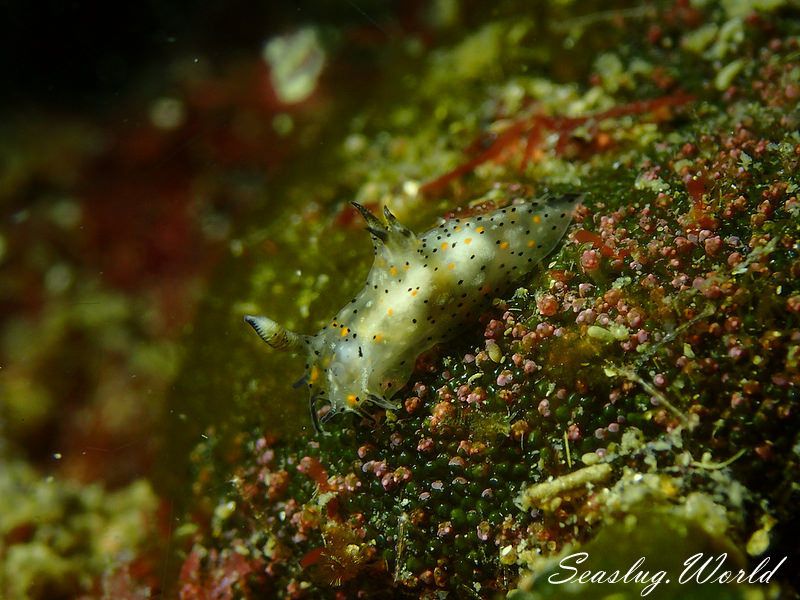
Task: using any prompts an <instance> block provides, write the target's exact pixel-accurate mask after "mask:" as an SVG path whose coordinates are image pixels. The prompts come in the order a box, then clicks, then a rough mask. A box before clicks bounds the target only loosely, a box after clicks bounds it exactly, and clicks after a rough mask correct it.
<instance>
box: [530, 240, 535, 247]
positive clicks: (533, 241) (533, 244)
mask: <svg viewBox="0 0 800 600" xmlns="http://www.w3.org/2000/svg"><path fill="white" fill-rule="evenodd" d="M535 245H536V240H528V248H533V247H534V246H535Z"/></svg>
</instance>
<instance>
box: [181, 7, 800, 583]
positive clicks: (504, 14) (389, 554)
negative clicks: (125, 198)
mask: <svg viewBox="0 0 800 600" xmlns="http://www.w3.org/2000/svg"><path fill="white" fill-rule="evenodd" d="M590 8H591V7H582V8H580V9H578V7H577V6H575V5H571V4H570V3H547V5H546V9H543V10H542V14H536V15H532V14H530V13H531V9H530V8H529V7H528V6H527V5H524V4H518V3H510V4H503V6H502V7H501V8H500V9H498V13H497V15H496V16H495V17H493V18H491V19H489V20H488V21H487V19H485V18H484V19H482V20H480V22H479V23H475V24H474V25H473V26H471V27H466V28H465V31H463V32H462V33H461V34H460V36H455V37H456V38H457V39H453V40H452V41H450V42H443V43H442V45H441V47H439V48H437V49H436V52H435V53H434V54H432V56H433V58H431V60H429V61H426V62H423V63H422V64H419V63H416V64H415V70H414V72H413V73H411V74H408V75H407V76H406V77H403V76H400V77H397V78H396V80H394V81H393V85H396V86H397V87H392V85H391V84H387V85H388V86H389V87H388V90H391V91H393V92H394V93H393V94H388V93H387V97H388V98H390V100H389V101H387V103H386V104H382V105H381V109H380V111H374V112H371V111H370V109H367V110H366V114H359V115H358V116H357V117H356V118H354V119H353V121H352V123H351V124H350V130H349V132H348V133H347V134H346V135H345V138H344V140H343V141H342V142H341V144H340V145H339V148H340V150H339V155H338V159H339V160H340V161H341V168H340V169H339V171H338V172H337V173H336V177H335V179H336V185H334V184H332V183H331V182H330V181H331V180H330V179H329V178H330V177H331V175H330V174H326V175H325V176H324V177H322V178H321V179H323V180H324V181H325V185H324V186H323V190H322V191H317V192H316V193H314V192H313V191H312V190H311V189H310V187H309V186H308V185H307V182H306V181H302V182H298V183H297V184H296V185H294V186H293V185H291V184H287V192H286V198H287V199H288V200H287V203H286V206H285V208H283V209H282V210H280V211H277V213H276V214H275V215H274V216H273V218H272V221H271V222H270V223H264V224H254V225H253V226H252V229H251V230H249V232H248V233H247V235H245V236H243V239H244V240H246V242H245V246H246V250H244V249H243V250H242V252H241V254H239V255H238V256H235V257H232V258H231V259H230V261H231V262H230V264H231V265H232V269H234V268H235V267H237V263H236V261H237V260H240V259H241V257H246V259H247V264H248V266H249V267H251V270H250V271H249V276H248V279H247V281H246V282H240V285H239V286H238V288H239V289H244V290H245V291H244V297H243V298H241V299H240V302H239V303H233V302H231V304H229V305H228V306H229V307H231V308H224V307H223V308H221V306H223V305H222V303H220V302H219V298H217V299H216V300H217V302H216V304H215V308H210V309H209V312H208V314H207V315H205V319H206V321H207V322H208V320H209V319H213V318H216V319H226V320H227V321H228V322H234V321H235V320H238V319H240V318H241V316H242V315H243V314H246V313H251V312H270V315H271V316H273V317H274V318H276V319H278V320H281V322H282V323H284V324H286V325H287V326H289V327H291V328H292V329H294V330H301V331H306V332H308V333H310V332H312V331H315V330H316V329H318V328H319V326H321V325H322V324H324V323H325V322H326V321H327V320H328V319H329V318H330V317H331V316H332V315H333V314H335V312H336V311H337V310H338V309H339V308H340V307H341V306H342V305H344V304H345V303H346V302H347V301H348V300H349V299H350V298H351V297H352V295H353V293H354V292H355V291H356V290H357V289H359V288H360V286H361V285H362V284H363V281H362V278H363V276H364V274H365V272H366V269H367V266H368V263H369V259H370V251H369V244H368V242H367V239H366V234H364V233H362V232H360V231H359V228H360V225H358V224H357V223H355V224H354V219H353V214H352V212H351V211H350V210H349V209H348V204H347V203H348V201H349V200H351V199H353V198H356V199H357V200H358V201H359V202H361V203H365V204H370V205H372V206H373V207H378V206H380V205H381V204H383V205H387V206H389V207H391V209H392V210H393V211H394V212H396V213H397V214H398V216H399V217H401V219H402V220H403V221H404V222H407V223H408V224H409V225H411V226H413V227H415V228H416V229H417V230H422V229H424V228H425V227H427V226H430V225H431V224H432V223H433V222H434V221H435V219H436V217H437V215H438V216H446V217H448V218H453V217H458V216H459V215H463V214H474V213H475V212H480V211H482V210H486V209H487V208H489V207H497V206H504V205H508V204H511V203H512V202H513V201H514V200H515V199H524V198H530V197H534V196H537V195H540V194H541V193H542V192H544V191H545V190H551V191H555V192H562V191H563V192H580V193H582V194H584V201H583V205H582V207H581V209H580V210H579V211H578V214H577V215H576V218H575V221H574V223H573V224H572V226H571V228H570V229H569V231H568V233H567V235H566V237H565V239H564V240H563V241H562V243H561V244H560V245H559V247H558V248H557V249H556V251H555V252H554V253H553V254H552V255H551V257H550V259H549V260H548V261H545V263H546V264H545V265H544V266H543V268H541V269H538V270H536V271H534V272H532V273H530V274H528V275H527V276H525V277H523V278H521V279H520V280H519V281H517V282H515V283H516V285H515V286H511V288H510V289H511V291H509V292H508V293H506V294H504V295H501V296H500V297H498V298H495V299H494V302H493V304H492V306H491V307H490V308H488V309H487V310H486V312H485V313H484V314H483V315H482V316H481V317H480V318H478V319H475V320H473V321H471V322H467V323H465V324H464V325H463V326H462V327H461V328H460V330H459V333H458V336H457V337H456V338H455V339H453V340H452V341H451V342H448V343H446V344H444V345H442V346H440V347H439V348H438V349H437V350H436V351H434V352H432V353H428V354H426V355H425V356H423V357H421V358H420V359H419V360H418V361H417V368H416V371H415V373H414V374H413V376H412V378H411V380H410V381H409V383H408V384H407V386H406V387H405V388H404V390H403V391H402V392H401V393H400V394H399V395H398V396H397V398H399V400H400V408H399V409H397V410H385V411H378V412H376V413H374V414H372V415H371V419H362V418H360V417H358V416H355V415H352V414H345V415H338V416H337V417H336V418H334V419H332V420H331V421H330V422H329V423H328V426H327V434H326V435H321V436H319V437H315V436H313V435H312V433H311V428H310V422H309V420H308V418H307V416H306V415H305V414H304V411H305V403H306V401H307V399H306V398H305V397H304V395H303V391H302V390H294V391H293V390H292V388H291V384H292V382H293V381H294V375H290V374H289V373H290V372H292V371H296V373H297V376H298V377H299V376H300V374H301V372H302V367H303V365H302V364H300V361H299V360H294V361H293V360H292V359H290V358H286V357H280V358H275V357H272V356H269V355H266V350H264V349H261V348H260V347H259V346H258V345H257V340H256V339H255V338H254V337H253V339H252V341H251V342H250V343H249V344H248V343H247V341H246V339H247V338H246V336H247V335H248V332H246V331H245V330H244V329H242V332H241V334H240V335H239V334H237V337H236V342H237V343H240V345H239V346H238V347H237V348H236V349H235V350H231V349H230V348H229V346H228V345H227V344H224V343H219V347H218V348H217V349H216V350H211V351H213V352H217V353H218V357H219V359H220V360H219V361H218V362H219V364H220V365H224V366H225V368H226V369H227V367H228V364H229V363H235V366H233V367H231V369H233V370H234V371H235V374H236V376H237V377H240V378H241V379H239V380H237V381H234V382H231V383H230V384H228V386H227V387H226V386H224V385H218V386H217V387H215V389H214V393H213V394H211V393H210V392H209V391H208V390H207V389H205V390H204V389H203V388H202V387H201V386H197V385H191V381H189V375H187V377H186V378H185V379H184V384H183V385H182V386H181V387H180V390H181V393H182V395H184V396H185V397H188V398H194V400H195V401H198V402H199V401H200V400H202V401H203V402H205V403H213V402H216V403H221V405H224V406H226V407H228V406H231V402H232V403H233V405H235V406H237V407H243V408H246V409H247V411H246V412H247V413H248V414H256V415H263V416H261V417H258V416H256V417H253V418H245V417H242V416H239V417H236V418H235V419H233V420H230V421H225V420H222V421H221V422H220V423H218V424H217V425H216V426H215V427H213V428H211V429H209V430H208V431H207V436H208V441H207V442H204V443H202V444H201V445H199V446H198V447H197V448H196V450H195V453H194V464H195V468H196V472H197V476H196V486H195V493H196V501H195V512H196V513H200V514H203V515H206V517H204V518H198V519H197V522H198V524H199V526H200V529H199V531H198V533H197V535H196V537H195V545H194V548H193V549H192V550H191V552H190V553H189V555H188V556H187V557H186V560H185V562H184V568H183V571H182V575H181V582H182V588H181V589H182V594H183V597H185V598H194V597H200V596H202V594H203V593H206V592H207V591H208V590H211V589H224V590H225V593H226V594H228V595H230V596H232V597H245V596H247V595H255V596H259V595H261V596H268V597H269V596H278V597H298V598H300V597H336V596H337V595H338V596H341V597H357V596H359V595H361V596H365V597H369V596H376V597H377V596H380V595H381V594H386V593H387V590H391V593H392V594H393V595H395V596H397V597H402V596H403V595H407V596H408V597H419V596H423V597H426V596H427V597H437V596H444V595H445V594H448V595H450V596H451V597H494V596H497V595H501V596H502V595H505V594H506V593H508V592H510V591H512V590H514V589H515V588H518V591H515V592H513V596H512V597H517V598H545V597H566V596H567V595H568V594H572V593H573V588H571V587H568V586H566V584H565V585H564V586H553V585H548V583H547V582H546V578H545V576H546V575H547V574H549V573H552V569H553V568H554V567H553V564H557V563H558V561H559V560H561V558H563V557H565V556H567V555H569V554H570V553H576V552H587V553H588V554H589V555H590V556H592V557H593V562H591V563H587V564H591V565H592V567H591V568H592V569H594V570H597V569H604V570H609V569H612V567H613V568H614V569H616V568H624V569H627V568H628V566H630V565H631V564H633V563H634V562H635V561H636V559H637V558H638V557H639V556H638V553H640V552H641V553H642V556H645V557H646V560H647V563H648V564H652V566H653V568H658V569H659V570H661V569H663V570H665V571H666V572H668V573H670V574H672V573H675V574H676V575H675V578H677V575H678V574H679V572H680V570H681V568H682V567H681V565H683V563H684V561H686V560H687V559H688V558H689V557H690V556H692V555H693V554H696V553H699V552H704V553H706V554H708V555H711V554H714V555H715V556H716V555H719V554H720V553H722V552H726V553H727V556H728V558H729V561H730V563H729V564H730V565H731V568H735V569H745V570H748V572H749V571H752V570H753V569H755V568H756V567H757V565H758V564H759V562H760V561H762V560H763V559H764V558H766V557H767V556H768V557H770V559H771V563H770V564H771V565H773V567H774V566H775V565H779V563H780V560H781V558H783V557H784V556H788V559H787V563H786V564H791V563H792V562H793V561H795V560H797V558H798V556H797V554H796V548H795V546H796V544H795V541H794V540H793V539H792V537H791V534H790V533H789V532H790V531H792V529H793V528H794V527H796V526H797V525H798V523H797V515H796V511H795V509H794V507H795V506H796V503H797V500H798V490H797V486H796V483H795V482H796V481H797V480H798V475H800V466H799V465H798V460H800V456H798V447H799V446H798V438H797V435H798V434H797V432H798V425H800V421H799V420H798V414H799V413H798V408H799V407H798V405H797V401H798V395H797V385H798V383H800V372H799V371H798V369H799V368H800V367H799V365H798V352H800V350H798V348H800V287H799V286H800V284H798V276H799V275H800V262H798V260H800V259H798V251H799V250H800V248H798V239H800V225H799V224H798V223H800V221H799V220H798V217H799V216H800V214H798V213H799V212H800V203H798V200H797V190H798V185H800V182H798V179H797V173H798V162H799V161H800V137H799V136H798V134H797V126H798V123H800V114H799V113H798V100H800V71H798V68H797V64H796V57H797V53H798V47H799V46H798V37H797V35H798V32H800V15H799V14H798V13H797V11H796V9H795V8H793V7H791V6H789V5H783V4H780V3H756V4H748V5H747V6H746V7H745V6H744V4H743V3H726V4H724V5H719V6H718V5H716V4H714V3H699V2H698V3H689V2H676V3H674V4H664V5H658V6H647V7H644V8H638V9H637V8H633V9H629V10H624V11H618V12H617V11H610V12H608V11H603V12H591V11H590ZM578 10H580V11H581V14H580V16H576V14H575V13H576V12H577V11H578ZM467 14H469V11H467ZM514 15H516V17H517V18H513V16H514ZM466 22H469V19H468V18H467V19H466ZM450 34H451V35H452V34H453V33H452V31H451V32H450ZM509 40H514V44H516V45H514V44H511V45H509ZM555 40H559V41H558V44H559V45H555V44H556V41H555ZM482 44H484V45H485V46H486V55H485V56H476V55H475V52H476V49H477V48H480V47H482V46H481V45H482ZM512 46H513V47H512ZM387 56H392V55H391V53H389V54H387ZM543 56H547V57H549V58H548V60H550V61H552V63H553V64H549V63H548V64H545V63H546V61H542V58H541V57H543ZM487 58H491V60H484V59H487ZM396 60H397V61H398V62H397V63H394V62H392V60H390V59H389V58H387V64H386V68H387V69H390V68H398V69H402V66H401V65H402V64H403V60H400V59H396ZM526 60H527V61H528V63H527V64H528V67H529V69H525V68H522V66H521V65H524V64H526ZM466 61H469V63H468V64H467V63H466ZM455 63H458V68H456V67H454V64H455ZM556 63H557V64H556ZM567 63H569V66H564V65H565V64H567ZM450 71H453V77H452V78H450V79H449V81H450V82H451V86H450V88H449V89H448V88H447V87H446V86H444V85H442V82H443V81H448V75H449V73H450ZM565 75H567V76H565ZM409 82H410V83H409ZM377 112H379V113H380V114H376V113H377ZM305 194H312V199H309V198H308V197H306V196H305ZM359 239H360V240H361V241H359ZM359 244H360V245H359ZM265 307H271V308H273V309H274V310H272V311H266V310H262V309H263V308H265ZM206 334H207V335H208V330H206ZM207 339H208V338H205V339H204V338H202V337H198V338H197V345H198V346H200V345H202V344H203V342H204V341H206V340H207ZM231 352H235V357H236V360H235V361H230V357H231V354H230V353H231ZM259 352H264V353H265V354H263V355H262V354H259ZM187 365H189V366H188V367H187V368H190V367H191V357H190V358H189V360H188V363H187ZM221 368H222V367H221ZM226 372H227V373H228V374H230V372H231V371H229V370H228V371H226ZM188 373H189V374H191V373H192V371H191V370H189V371H188ZM218 394H222V397H219V396H218ZM323 410H324V408H323ZM287 430H291V433H287ZM298 431H302V432H301V433H300V434H299V435H298V434H297V432H298ZM220 490H222V491H220ZM786 564H784V565H783V566H782V567H780V568H778V569H777V570H776V572H775V574H774V576H773V577H772V578H771V580H770V582H769V583H766V582H761V583H759V582H752V581H749V582H740V583H738V584H730V583H729V584H726V585H722V584H719V585H717V584H712V583H704V584H695V583H691V582H690V583H687V584H686V585H682V586H680V587H677V586H678V584H676V583H675V582H672V583H669V584H668V583H666V581H665V580H664V581H663V582H661V583H660V584H659V585H658V586H656V589H654V590H653V591H652V597H681V598H683V597H697V598H717V597H730V598H740V597H742V598H743V597H763V598H767V597H773V596H774V595H775V594H779V593H782V594H786V595H787V596H790V595H791V594H793V593H796V590H797V581H796V574H795V572H794V571H793V570H792V569H790V568H787V567H786ZM725 568H728V567H725ZM531 572H532V573H533V575H532V576H531ZM543 578H545V579H544V582H543ZM666 578H668V577H667V576H665V579H666ZM641 591H642V590H641V588H640V587H637V586H636V585H632V586H630V585H627V584H622V585H619V584H618V585H617V586H615V587H613V588H612V587H610V586H609V585H607V584H605V585H601V584H599V583H598V584H597V585H595V586H594V587H589V586H588V584H587V586H586V587H581V588H577V589H576V591H575V594H576V596H577V597H598V598H599V597H606V596H607V595H609V594H617V595H616V596H613V597H632V595H634V596H635V595H638V594H639V593H640V592H641ZM592 594H594V596H592ZM659 595H660V596H659Z"/></svg>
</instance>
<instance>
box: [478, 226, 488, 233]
mask: <svg viewBox="0 0 800 600" xmlns="http://www.w3.org/2000/svg"><path fill="white" fill-rule="evenodd" d="M475 231H477V232H478V233H483V232H484V231H486V228H485V227H484V226H483V225H481V226H480V227H476V228H475Z"/></svg>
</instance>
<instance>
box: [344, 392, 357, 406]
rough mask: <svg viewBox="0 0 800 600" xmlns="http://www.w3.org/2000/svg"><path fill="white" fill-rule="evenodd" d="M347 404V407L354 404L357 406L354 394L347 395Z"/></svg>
mask: <svg viewBox="0 0 800 600" xmlns="http://www.w3.org/2000/svg"><path fill="white" fill-rule="evenodd" d="M347 404H348V405H349V406H355V405H356V404H358V398H356V395H355V394H348V395H347Z"/></svg>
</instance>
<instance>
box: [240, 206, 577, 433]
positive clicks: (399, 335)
mask: <svg viewBox="0 0 800 600" xmlns="http://www.w3.org/2000/svg"><path fill="white" fill-rule="evenodd" d="M579 201H580V197H579V196H576V195H564V196H559V197H552V196H547V197H543V198H539V199H536V200H529V201H525V202H521V203H518V204H514V205H511V206H508V207H506V208H501V209H498V210H495V211H493V212H489V213H486V214H483V215H480V216H473V217H469V218H466V219H452V220H450V221H447V222H445V223H443V224H442V225H439V226H438V227H435V228H434V229H431V230H430V231H427V232H426V233H424V234H422V235H420V236H417V235H415V234H414V233H413V232H411V231H410V230H408V229H406V228H405V227H404V226H403V225H401V224H400V223H399V222H398V221H397V219H396V218H395V217H394V215H393V214H392V213H391V212H389V210H388V209H384V214H385V216H386V221H387V223H386V224H385V225H384V224H383V223H382V222H381V221H380V220H378V219H377V218H376V217H375V215H373V214H372V213H370V212H369V211H368V210H367V209H365V208H364V207H362V206H360V205H358V204H355V203H353V204H354V206H355V207H356V208H357V209H358V210H359V212H360V213H361V214H362V216H363V217H364V219H365V220H366V222H367V230H368V231H369V232H370V233H371V234H372V236H373V241H374V246H375V261H374V263H373V265H372V269H371V270H370V272H369V275H368V276H367V283H366V285H365V286H364V288H363V289H362V290H361V291H360V292H359V293H358V295H357V296H356V297H355V298H353V299H352V300H351V301H350V303H349V304H347V305H346V306H345V307H344V308H342V310H340V311H339V314H337V315H336V317H334V319H333V320H332V321H331V322H330V323H328V324H327V325H326V326H325V327H323V328H322V330H320V331H319V332H318V333H317V334H316V335H314V336H306V335H300V334H297V333H294V332H291V331H288V330H286V329H284V328H283V327H281V326H280V325H278V324H277V323H275V321H273V320H271V319H269V318H267V317H259V316H249V315H248V316H246V317H245V321H246V322H247V323H249V324H250V325H251V326H252V327H253V329H255V330H256V332H257V333H258V335H259V336H261V338H262V339H263V340H264V341H265V342H267V343H268V344H269V345H270V346H272V347H273V348H276V349H285V350H299V349H300V348H305V349H306V353H307V357H308V359H307V364H306V370H307V372H306V376H305V378H304V380H301V381H305V382H306V383H307V385H308V387H309V389H310V399H309V407H310V410H311V416H312V421H313V423H314V427H315V428H316V429H317V430H318V431H319V423H318V421H317V409H316V405H317V402H318V401H319V400H322V401H327V402H328V403H329V404H330V411H329V412H328V413H327V414H326V415H325V417H324V420H327V419H328V418H330V417H331V416H333V415H334V414H335V413H337V412H340V411H343V410H350V411H356V412H359V413H362V414H363V413H366V410H365V408H366V407H367V406H368V405H370V404H371V405H377V406H380V407H384V408H396V407H397V406H396V403H395V402H393V401H392V396H393V395H394V394H395V393H396V392H397V391H398V390H400V388H402V387H403V386H404V385H405V384H406V382H407V381H408V379H409V377H410V376H411V372H412V369H413V367H414V363H415V359H416V358H417V356H418V355H419V354H420V353H422V352H424V351H425V350H427V349H429V348H430V347H432V346H433V345H435V344H437V343H440V342H442V341H445V340H447V339H448V338H449V337H450V336H451V334H453V333H454V332H455V331H456V328H457V327H458V325H459V324H461V323H463V322H464V321H465V320H468V319H470V318H475V317H477V316H478V314H479V313H480V311H481V310H482V309H483V308H485V306H486V305H487V303H488V301H489V300H490V299H491V298H493V297H495V296H497V295H498V294H500V293H502V292H504V291H507V290H508V289H509V287H510V286H511V285H512V284H513V283H514V281H515V280H517V279H519V278H520V277H521V276H522V275H524V274H525V273H527V272H529V271H530V270H531V268H532V267H533V266H534V265H535V264H536V263H538V262H539V261H541V260H542V259H543V258H544V257H545V256H546V255H547V254H549V252H550V251H551V250H552V249H553V248H554V247H555V245H556V244H557V243H558V241H559V240H560V239H561V237H562V236H563V235H564V232H565V231H566V229H567V226H568V225H569V223H570V221H571V220H572V215H573V211H574V209H575V207H576V205H577V204H578V203H579Z"/></svg>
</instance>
